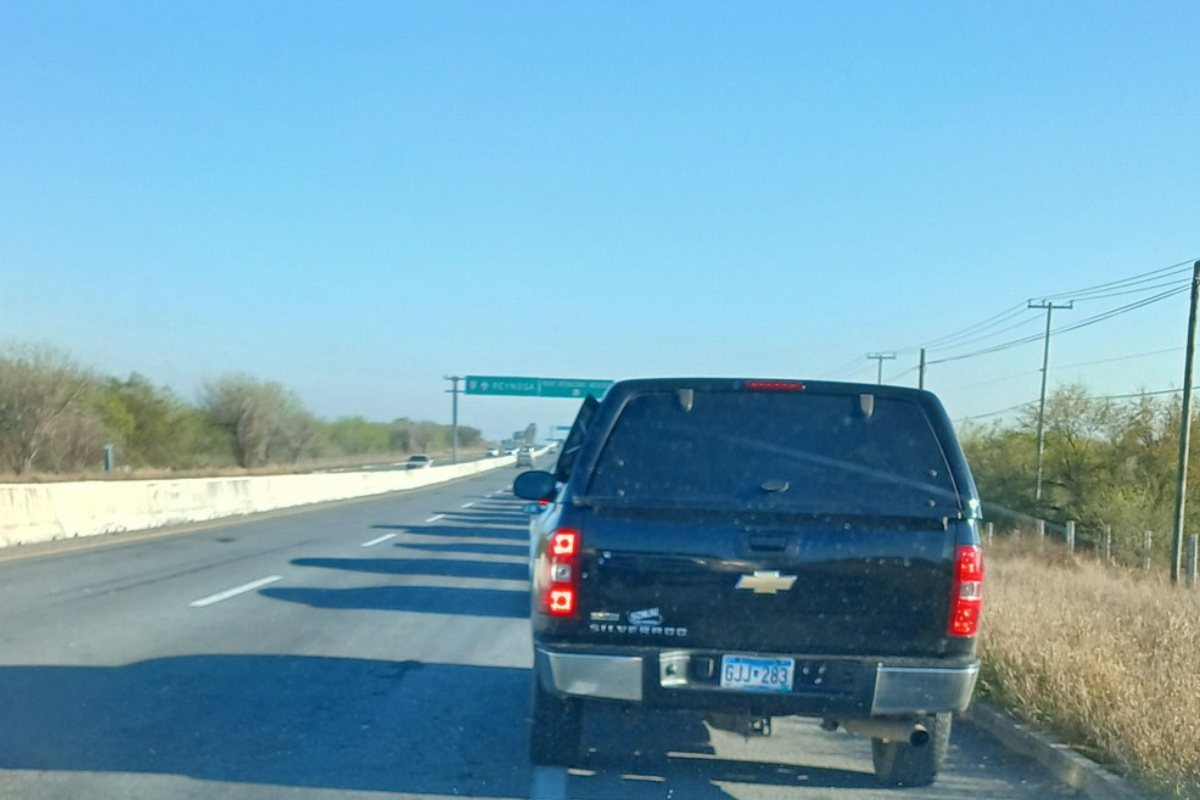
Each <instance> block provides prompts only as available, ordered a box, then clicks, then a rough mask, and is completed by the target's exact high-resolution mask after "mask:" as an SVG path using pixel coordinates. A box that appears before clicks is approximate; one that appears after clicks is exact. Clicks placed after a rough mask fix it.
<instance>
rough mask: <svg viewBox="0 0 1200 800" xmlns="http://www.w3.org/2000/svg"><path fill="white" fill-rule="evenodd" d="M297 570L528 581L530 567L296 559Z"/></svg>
mask: <svg viewBox="0 0 1200 800" xmlns="http://www.w3.org/2000/svg"><path fill="white" fill-rule="evenodd" d="M292 563H293V564H295V565H296V566H298V567H323V568H325V569H342V570H348V571H350V572H372V573H378V574H380V575H438V576H445V577H451V578H491V579H495V580H516V581H521V580H527V579H528V578H529V567H527V566H526V565H525V564H512V563H509V562H496V561H460V560H458V559H453V558H297V559H293V560H292Z"/></svg>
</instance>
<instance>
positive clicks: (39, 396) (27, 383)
mask: <svg viewBox="0 0 1200 800" xmlns="http://www.w3.org/2000/svg"><path fill="white" fill-rule="evenodd" d="M458 435H459V446H460V448H461V449H462V450H463V451H464V452H467V451H471V450H480V449H482V447H483V445H484V442H483V438H482V433H481V432H480V431H479V430H478V429H477V428H471V427H466V426H461V425H460V426H459V429H458ZM451 436H452V433H451V428H450V426H449V425H441V424H438V423H435V422H429V421H416V420H411V419H408V418H403V417H401V418H398V419H394V420H392V421H391V422H372V421H368V420H366V419H363V418H362V417H346V418H342V419H338V420H334V421H332V422H330V421H326V420H323V419H319V418H317V417H316V416H315V415H314V414H313V413H312V412H310V411H309V410H308V409H307V408H306V407H305V405H304V403H303V401H301V399H300V398H299V397H298V396H297V395H296V394H295V393H294V392H292V391H290V390H289V389H287V388H285V387H284V386H281V385H280V384H278V383H275V382H273V381H268V380H262V379H260V378H257V377H255V376H253V375H249V374H246V373H229V374H227V375H223V376H221V377H219V378H217V379H215V380H212V381H209V382H207V383H205V384H204V386H203V388H202V390H201V392H200V396H199V397H198V398H197V400H196V401H195V402H189V401H187V400H185V399H183V398H181V397H179V396H178V395H177V394H175V393H174V392H173V391H172V390H171V389H169V388H166V387H162V386H156V385H154V384H153V383H152V382H151V381H149V380H148V379H147V378H145V377H143V376H141V375H138V374H136V373H135V374H133V375H130V376H129V377H127V378H117V377H112V376H106V375H102V374H99V373H98V372H96V371H94V370H91V369H88V368H86V367H84V366H81V365H80V364H79V363H78V362H76V361H75V360H74V359H73V358H71V357H70V356H69V355H68V354H66V353H63V352H61V351H59V350H55V349H53V348H49V347H44V346H38V345H21V346H14V347H10V348H7V349H4V350H0V480H38V479H41V480H44V479H49V478H53V477H68V476H69V477H75V478H79V477H93V478H94V477H96V475H97V474H98V473H99V472H101V470H102V469H103V466H104V453H105V446H106V445H111V446H112V452H113V453H114V456H115V458H114V462H113V463H114V466H115V467H116V468H117V469H116V471H115V472H114V473H112V474H113V476H121V475H126V474H133V475H136V476H139V477H141V476H146V475H161V474H173V475H179V474H206V475H211V474H236V473H239V472H245V471H253V472H256V473H257V472H279V471H286V470H285V469H284V468H285V467H286V468H288V469H295V468H303V467H311V466H322V467H328V466H340V465H352V464H370V463H380V462H386V461H389V460H392V459H394V458H401V457H403V456H406V455H408V454H410V453H431V454H438V453H443V452H447V451H449V450H450V448H451Z"/></svg>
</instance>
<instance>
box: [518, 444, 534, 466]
mask: <svg viewBox="0 0 1200 800" xmlns="http://www.w3.org/2000/svg"><path fill="white" fill-rule="evenodd" d="M533 466H534V464H533V449H532V448H529V447H522V448H521V449H520V450H518V451H517V467H518V468H520V467H529V468H530V469H533Z"/></svg>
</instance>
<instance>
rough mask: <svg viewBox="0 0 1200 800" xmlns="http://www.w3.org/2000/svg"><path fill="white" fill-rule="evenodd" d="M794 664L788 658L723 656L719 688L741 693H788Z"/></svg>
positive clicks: (790, 688)
mask: <svg viewBox="0 0 1200 800" xmlns="http://www.w3.org/2000/svg"><path fill="white" fill-rule="evenodd" d="M794 668H795V664H794V662H793V661H792V659H790V658H754V657H753V656H724V657H723V658H722V659H721V688H722V689H737V690H739V691H743V692H790V691H791V690H792V671H793V669H794Z"/></svg>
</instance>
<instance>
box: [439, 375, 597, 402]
mask: <svg viewBox="0 0 1200 800" xmlns="http://www.w3.org/2000/svg"><path fill="white" fill-rule="evenodd" d="M612 384H613V382H612V381H594V380H572V379H570V378H522V377H512V376H509V375H468V376H467V377H466V380H465V381H464V387H465V388H464V390H463V391H464V392H465V393H466V394H492V395H509V396H517V397H586V396H587V395H589V394H594V395H597V396H599V395H601V394H604V392H605V390H606V389H608V387H609V386H612Z"/></svg>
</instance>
